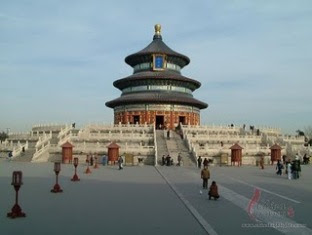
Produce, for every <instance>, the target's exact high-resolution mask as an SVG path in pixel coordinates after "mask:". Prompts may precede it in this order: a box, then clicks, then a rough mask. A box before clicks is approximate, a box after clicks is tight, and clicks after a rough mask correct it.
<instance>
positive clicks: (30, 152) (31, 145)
mask: <svg viewBox="0 0 312 235" xmlns="http://www.w3.org/2000/svg"><path fill="white" fill-rule="evenodd" d="M35 152H36V141H29V142H28V149H27V150H25V152H22V153H21V154H19V155H18V156H16V157H14V158H12V161H18V162H30V161H31V159H32V157H33V156H34V153H35Z"/></svg>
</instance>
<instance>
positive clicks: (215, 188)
mask: <svg viewBox="0 0 312 235" xmlns="http://www.w3.org/2000/svg"><path fill="white" fill-rule="evenodd" d="M208 196H209V200H211V197H213V198H214V200H217V199H218V198H219V197H220V196H219V193H218V186H217V183H216V181H212V184H211V185H210V188H209V192H208Z"/></svg>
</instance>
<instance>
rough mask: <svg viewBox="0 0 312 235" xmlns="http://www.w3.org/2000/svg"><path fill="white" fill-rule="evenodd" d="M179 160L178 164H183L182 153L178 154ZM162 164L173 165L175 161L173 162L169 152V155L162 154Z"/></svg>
mask: <svg viewBox="0 0 312 235" xmlns="http://www.w3.org/2000/svg"><path fill="white" fill-rule="evenodd" d="M177 160H178V163H177V166H182V156H181V154H180V153H179V154H178V156H177ZM161 164H162V165H163V166H173V165H174V162H173V159H172V157H171V156H170V155H169V154H168V155H167V156H165V155H163V156H162V158H161Z"/></svg>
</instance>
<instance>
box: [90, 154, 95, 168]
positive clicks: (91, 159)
mask: <svg viewBox="0 0 312 235" xmlns="http://www.w3.org/2000/svg"><path fill="white" fill-rule="evenodd" d="M93 161H94V159H93V156H92V155H91V158H90V166H93Z"/></svg>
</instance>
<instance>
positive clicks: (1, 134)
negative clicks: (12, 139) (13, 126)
mask: <svg viewBox="0 0 312 235" xmlns="http://www.w3.org/2000/svg"><path fill="white" fill-rule="evenodd" d="M6 138H8V134H7V133H5V132H4V131H2V132H0V142H2V141H5V140H6Z"/></svg>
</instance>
